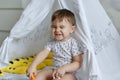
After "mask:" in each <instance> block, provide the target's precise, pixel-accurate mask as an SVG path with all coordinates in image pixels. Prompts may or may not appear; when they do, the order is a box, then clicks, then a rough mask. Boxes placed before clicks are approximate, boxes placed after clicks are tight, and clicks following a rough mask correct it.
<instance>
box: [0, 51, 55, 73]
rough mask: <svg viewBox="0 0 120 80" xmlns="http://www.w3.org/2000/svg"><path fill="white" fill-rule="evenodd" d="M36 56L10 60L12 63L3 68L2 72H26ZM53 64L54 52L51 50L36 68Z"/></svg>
mask: <svg viewBox="0 0 120 80" xmlns="http://www.w3.org/2000/svg"><path fill="white" fill-rule="evenodd" d="M34 58H35V56H30V57H27V58H19V59H14V60H12V61H10V64H9V65H8V66H7V67H5V68H2V72H9V73H13V74H25V73H26V69H27V68H28V66H29V65H30V64H31V62H32V61H33V59H34ZM52 64H53V61H52V53H51V52H50V53H49V55H48V56H47V58H46V59H45V60H44V61H43V62H42V63H40V64H39V65H38V66H37V67H36V69H37V70H40V69H43V68H45V67H46V66H52ZM2 72H1V73H2Z"/></svg>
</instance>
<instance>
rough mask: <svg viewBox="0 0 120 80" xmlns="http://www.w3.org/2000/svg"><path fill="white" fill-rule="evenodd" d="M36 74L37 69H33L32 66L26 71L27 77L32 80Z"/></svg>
mask: <svg viewBox="0 0 120 80" xmlns="http://www.w3.org/2000/svg"><path fill="white" fill-rule="evenodd" d="M36 73H37V70H36V68H34V67H31V66H30V67H29V68H28V69H27V71H26V75H27V77H29V78H30V80H33V76H34V77H35V75H36Z"/></svg>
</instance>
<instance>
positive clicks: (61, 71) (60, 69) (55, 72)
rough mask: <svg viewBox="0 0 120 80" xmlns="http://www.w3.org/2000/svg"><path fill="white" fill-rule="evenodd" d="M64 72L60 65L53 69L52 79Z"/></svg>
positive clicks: (61, 75)
mask: <svg viewBox="0 0 120 80" xmlns="http://www.w3.org/2000/svg"><path fill="white" fill-rule="evenodd" d="M64 74H65V70H64V68H62V67H60V68H58V69H55V70H54V71H53V79H61V78H62V77H63V75H64Z"/></svg>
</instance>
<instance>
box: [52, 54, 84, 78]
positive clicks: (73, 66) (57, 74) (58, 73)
mask: <svg viewBox="0 0 120 80" xmlns="http://www.w3.org/2000/svg"><path fill="white" fill-rule="evenodd" d="M81 65H82V54H79V55H77V56H74V57H73V60H72V62H71V63H70V64H66V65H64V66H62V67H59V68H58V69H56V70H55V71H54V73H53V78H61V77H62V76H63V75H64V74H65V73H66V72H74V71H77V70H78V69H79V68H80V67H81Z"/></svg>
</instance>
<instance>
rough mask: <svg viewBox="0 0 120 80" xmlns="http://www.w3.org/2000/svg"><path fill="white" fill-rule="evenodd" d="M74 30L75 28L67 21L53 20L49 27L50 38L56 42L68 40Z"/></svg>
mask: <svg viewBox="0 0 120 80" xmlns="http://www.w3.org/2000/svg"><path fill="white" fill-rule="evenodd" d="M74 29H75V26H72V24H71V23H70V22H68V20H67V19H63V20H62V21H59V20H55V21H53V22H52V25H51V33H52V36H53V37H54V38H55V39H56V40H58V41H65V40H67V39H69V38H70V35H71V33H72V32H73V31H74Z"/></svg>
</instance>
